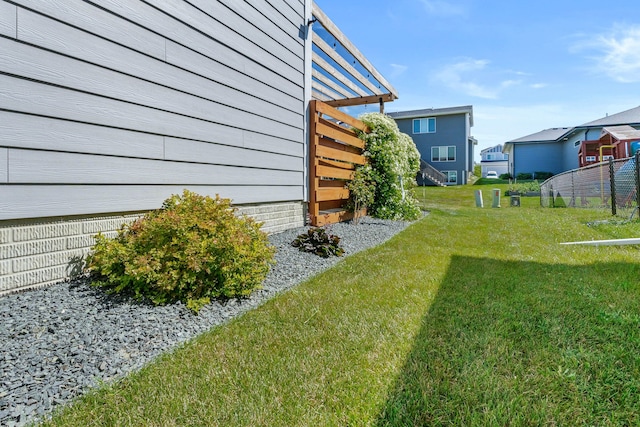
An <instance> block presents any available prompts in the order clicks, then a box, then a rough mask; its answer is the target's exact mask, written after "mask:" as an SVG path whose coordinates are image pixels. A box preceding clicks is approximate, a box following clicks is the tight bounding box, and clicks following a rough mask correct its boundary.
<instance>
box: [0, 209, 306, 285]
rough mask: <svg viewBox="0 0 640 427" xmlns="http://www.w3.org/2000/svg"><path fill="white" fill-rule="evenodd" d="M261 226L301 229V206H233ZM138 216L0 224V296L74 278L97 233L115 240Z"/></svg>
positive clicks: (274, 229) (267, 229) (303, 212)
mask: <svg viewBox="0 0 640 427" xmlns="http://www.w3.org/2000/svg"><path fill="white" fill-rule="evenodd" d="M236 207H237V208H238V211H239V213H240V214H246V215H248V216H251V217H253V218H255V219H256V220H257V221H260V222H263V223H264V224H263V226H262V229H263V230H264V231H265V232H267V233H270V234H271V233H277V232H280V231H283V230H287V229H289V228H295V227H300V226H303V225H304V224H305V218H306V210H305V204H304V203H303V202H287V203H274V204H268V205H244V206H236ZM141 215H142V214H141V213H135V214H124V215H123V214H119V215H101V216H86V217H73V218H55V219H34V220H19V221H3V222H0V295H2V294H6V293H10V292H15V291H20V290H25V289H30V288H36V287H42V286H46V285H49V284H52V283H56V282H60V281H62V280H65V279H68V278H69V277H72V276H73V275H76V274H79V273H80V272H81V269H82V264H83V260H84V257H85V255H86V254H87V253H88V252H89V250H90V248H91V246H93V244H94V238H93V236H94V235H96V234H97V233H98V232H102V234H104V235H106V236H115V235H116V234H117V230H118V229H119V228H120V227H121V225H122V224H123V223H126V222H131V221H133V220H135V219H136V218H139V217H140V216H141Z"/></svg>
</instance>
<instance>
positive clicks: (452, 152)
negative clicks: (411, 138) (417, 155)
mask: <svg viewBox="0 0 640 427" xmlns="http://www.w3.org/2000/svg"><path fill="white" fill-rule="evenodd" d="M431 161H432V162H455V161H456V147H455V146H454V145H449V146H442V147H431Z"/></svg>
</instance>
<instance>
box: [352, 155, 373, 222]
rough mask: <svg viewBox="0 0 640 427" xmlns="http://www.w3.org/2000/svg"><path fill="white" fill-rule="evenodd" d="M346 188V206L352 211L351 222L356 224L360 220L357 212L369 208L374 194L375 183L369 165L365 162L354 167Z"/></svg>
mask: <svg viewBox="0 0 640 427" xmlns="http://www.w3.org/2000/svg"><path fill="white" fill-rule="evenodd" d="M347 188H348V189H349V202H348V204H347V208H348V209H349V210H351V212H353V213H354V216H353V223H354V224H356V225H357V224H358V222H359V221H360V217H359V216H358V212H359V211H360V210H361V209H365V208H369V207H370V206H371V205H372V204H373V201H374V198H375V195H376V183H375V181H374V180H373V170H372V169H371V165H369V164H366V165H364V166H362V167H360V168H358V169H356V172H355V174H354V178H353V179H352V180H351V181H349V182H348V183H347Z"/></svg>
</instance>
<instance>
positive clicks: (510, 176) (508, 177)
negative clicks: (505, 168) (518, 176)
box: [498, 173, 513, 180]
mask: <svg viewBox="0 0 640 427" xmlns="http://www.w3.org/2000/svg"><path fill="white" fill-rule="evenodd" d="M498 178H500V179H505V180H506V179H513V175H511V174H510V173H503V174H500V176H499V177H498Z"/></svg>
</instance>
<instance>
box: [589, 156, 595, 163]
mask: <svg viewBox="0 0 640 427" xmlns="http://www.w3.org/2000/svg"><path fill="white" fill-rule="evenodd" d="M595 161H596V156H587V162H595Z"/></svg>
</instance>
